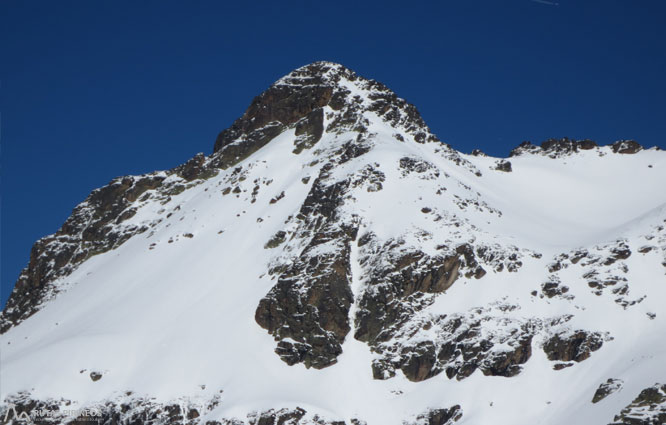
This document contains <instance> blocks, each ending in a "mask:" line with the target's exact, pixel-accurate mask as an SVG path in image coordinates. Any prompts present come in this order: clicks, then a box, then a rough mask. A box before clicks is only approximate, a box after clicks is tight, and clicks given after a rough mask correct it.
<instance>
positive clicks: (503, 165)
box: [495, 160, 511, 173]
mask: <svg viewBox="0 0 666 425" xmlns="http://www.w3.org/2000/svg"><path fill="white" fill-rule="evenodd" d="M495 169H496V170H497V171H504V172H505V173H510V172H511V163H510V162H509V161H506V160H501V161H498V162H497V164H495Z"/></svg>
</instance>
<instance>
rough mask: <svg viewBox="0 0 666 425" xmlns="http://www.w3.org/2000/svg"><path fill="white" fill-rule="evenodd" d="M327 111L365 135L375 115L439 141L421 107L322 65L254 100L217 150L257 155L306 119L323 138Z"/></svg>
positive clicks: (295, 74)
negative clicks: (366, 120) (369, 117)
mask: <svg viewBox="0 0 666 425" xmlns="http://www.w3.org/2000/svg"><path fill="white" fill-rule="evenodd" d="M324 108H328V109H327V111H328V112H329V113H330V115H331V116H330V117H328V118H327V121H329V122H331V123H337V124H343V125H341V126H340V129H343V128H347V129H354V130H356V131H361V132H362V131H364V126H363V125H362V124H361V123H362V122H363V121H364V119H363V116H364V115H368V114H374V115H378V116H379V117H381V118H382V120H384V121H386V122H389V123H390V124H391V125H392V126H395V127H402V128H403V129H404V130H405V132H407V133H409V134H411V135H412V136H413V137H414V140H415V141H416V142H418V143H424V142H425V141H436V140H438V139H437V138H436V137H435V136H434V135H433V134H431V132H430V130H429V129H428V127H427V126H426V124H425V122H424V121H423V118H421V115H420V114H419V113H418V111H417V110H416V107H414V106H413V105H412V104H410V103H408V102H406V101H405V100H404V99H402V98H399V97H398V96H397V95H396V94H395V93H394V92H393V91H391V90H390V89H388V88H387V87H386V86H385V85H383V84H381V83H379V82H377V81H374V80H370V79H366V78H363V77H360V76H358V75H357V74H356V73H355V72H354V71H352V70H350V69H348V68H346V67H344V66H342V65H340V64H336V63H332V62H323V61H322V62H313V63H311V64H308V65H305V66H302V67H300V68H297V69H295V70H294V71H291V72H290V73H288V74H287V75H285V76H284V77H282V78H280V79H279V80H277V81H276V82H275V83H273V84H272V85H271V86H270V87H269V88H268V89H267V90H266V91H264V92H263V93H262V94H260V95H259V96H257V97H255V98H254V99H253V100H252V102H251V103H250V106H249V107H248V108H247V110H246V111H245V113H244V114H243V116H241V117H240V118H238V119H237V120H236V121H235V122H234V123H233V124H232V126H231V127H229V128H228V129H226V130H224V131H222V132H221V133H220V134H219V135H218V137H217V139H216V141H215V146H214V149H213V152H214V153H217V152H219V151H221V150H223V148H226V147H227V146H229V145H232V144H235V143H239V142H240V143H243V144H244V145H245V146H244V149H242V150H244V151H245V150H247V151H252V152H254V151H255V150H256V149H258V148H260V147H261V146H263V145H265V144H266V143H268V142H269V141H270V140H272V139H273V138H274V137H275V136H276V135H278V134H280V133H281V132H283V131H285V130H286V129H287V128H290V127H292V126H295V125H298V123H299V121H302V120H305V121H303V122H301V124H300V125H301V127H312V128H313V129H315V130H316V131H315V134H314V135H313V137H314V138H316V139H318V138H319V137H321V132H323V130H324V129H323V123H324V118H323V113H324ZM232 150H234V152H235V151H236V150H237V149H236V148H233V149H232ZM222 162H223V164H222V165H224V163H225V162H227V161H222Z"/></svg>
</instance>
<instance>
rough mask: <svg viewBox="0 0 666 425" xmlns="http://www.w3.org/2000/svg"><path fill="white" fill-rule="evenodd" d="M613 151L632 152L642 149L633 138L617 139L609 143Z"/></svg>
mask: <svg viewBox="0 0 666 425" xmlns="http://www.w3.org/2000/svg"><path fill="white" fill-rule="evenodd" d="M611 149H612V151H613V152H614V153H621V154H634V153H637V152H640V151H642V150H643V146H641V145H640V144H639V143H638V142H636V141H634V140H619V141H617V142H615V143H613V144H612V145H611Z"/></svg>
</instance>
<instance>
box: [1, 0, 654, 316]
mask: <svg viewBox="0 0 666 425" xmlns="http://www.w3.org/2000/svg"><path fill="white" fill-rule="evenodd" d="M230 3H231V2H222V1H215V2H213V1H187V2H186V1H180V2H175V1H141V2H136V1H113V2H112V1H84V0H81V1H67V0H64V1H58V2H54V1H31V0H23V1H19V0H3V1H2V2H1V3H0V40H1V43H0V96H1V98H0V102H1V103H0V105H1V106H0V108H1V112H2V116H1V119H2V124H1V125H2V127H1V130H0V132H1V139H0V141H1V155H2V157H1V161H2V183H1V184H2V216H1V220H2V223H1V224H2V229H1V230H2V245H1V260H2V263H1V265H2V268H1V276H0V277H1V279H2V285H1V289H2V291H1V293H0V303H1V304H2V305H4V303H5V301H6V299H7V297H8V296H9V291H10V290H11V287H12V285H13V284H14V282H15V280H16V278H17V277H18V274H19V272H20V270H21V268H22V267H24V266H25V265H26V264H27V262H28V259H29V253H30V247H31V245H32V243H33V242H34V241H35V240H37V239H38V238H39V237H41V236H44V235H46V234H49V233H52V232H54V231H56V230H57V229H58V227H59V226H60V225H61V224H62V222H63V221H64V220H65V219H66V218H67V216H68V215H69V214H70V212H71V210H72V209H73V207H74V206H75V205H76V204H77V203H79V202H80V201H82V200H83V199H84V198H85V197H86V196H87V194H88V193H89V192H90V191H91V190H92V189H94V188H96V187H99V186H102V185H104V184H106V183H107V182H108V181H109V180H111V179H112V178H114V177H116V176H119V175H124V174H140V173H144V172H150V171H153V170H156V169H166V168H171V167H173V166H175V165H178V164H180V163H183V162H185V161H186V160H187V159H188V158H190V157H192V156H193V155H194V154H196V153H197V152H205V153H210V152H211V150H212V147H213V142H214V140H215V136H216V135H217V133H218V132H219V131H220V130H222V129H224V128H226V127H228V126H229V125H230V124H231V123H232V122H233V120H234V119H235V118H236V117H238V116H239V115H241V114H242V113H243V112H244V110H245V108H246V107H247V106H248V104H249V102H250V101H251V100H252V98H253V97H254V96H255V95H257V94H259V93H260V92H261V91H263V90H264V89H265V88H266V87H267V86H269V85H270V84H271V83H272V82H273V81H275V80H276V79H277V78H279V77H280V76H282V75H283V74H285V73H287V72H289V71H290V70H292V69H294V68H296V67H298V66H301V65H304V64H306V63H309V62H313V61H316V60H330V61H335V62H339V63H342V64H344V65H346V66H347V67H349V68H351V69H353V70H355V71H357V72H358V73H359V74H361V75H363V76H365V77H369V78H374V79H377V80H379V81H381V82H383V83H385V84H386V85H387V86H389V87H390V88H392V89H393V90H394V91H395V92H396V93H397V94H398V95H399V96H401V97H403V98H405V99H407V100H408V101H409V102H411V103H413V104H415V105H416V106H417V107H418V109H419V111H420V112H421V114H422V115H423V117H424V118H425V120H426V122H427V123H428V124H429V125H430V127H431V128H432V129H433V131H434V132H435V133H436V134H437V135H438V136H439V137H440V138H441V139H442V140H444V141H446V142H448V143H450V144H452V145H453V146H454V147H455V148H457V149H459V150H462V151H466V152H469V151H471V150H472V149H474V148H480V149H482V150H484V151H486V152H488V153H491V154H494V155H506V154H507V153H508V152H509V150H510V149H511V148H512V147H514V146H516V145H517V144H519V143H520V142H521V141H523V140H531V141H533V142H541V141H542V140H544V139H546V138H549V137H563V136H568V137H573V138H591V139H593V140H596V141H597V142H599V143H603V144H606V143H611V142H613V141H615V140H618V139H627V138H632V139H636V140H638V141H639V142H640V143H642V144H644V145H648V146H652V145H658V146H661V147H662V148H666V138H665V137H664V135H665V134H666V119H665V117H666V78H664V75H666V25H664V22H665V21H666V2H664V1H661V0H646V1H642V2H640V6H639V5H637V2H633V1H629V0H622V1H620V0H604V1H593V0H590V1H586V0H576V1H574V0H559V1H558V2H557V3H556V2H549V1H545V0H539V1H536V0H488V1H471V0H464V1H463V0H460V1H441V2H430V3H425V2H391V1H382V2H374V1H367V2H361V1H353V2H346V1H337V2H289V1H280V2H261V1H253V2H233V3H234V4H230Z"/></svg>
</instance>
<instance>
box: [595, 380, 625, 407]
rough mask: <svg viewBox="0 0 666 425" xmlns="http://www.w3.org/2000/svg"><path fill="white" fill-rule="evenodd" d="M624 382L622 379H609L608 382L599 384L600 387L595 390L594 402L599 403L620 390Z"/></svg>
mask: <svg viewBox="0 0 666 425" xmlns="http://www.w3.org/2000/svg"><path fill="white" fill-rule="evenodd" d="M622 383H623V382H622V380H621V379H613V378H610V379H608V380H607V381H606V382H604V383H602V384H601V385H599V388H597V390H596V391H595V392H594V396H593V397H592V403H598V402H600V401H601V400H603V399H605V398H606V397H608V396H609V395H611V394H612V393H614V392H616V391H619V390H620V389H621V388H622Z"/></svg>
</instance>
